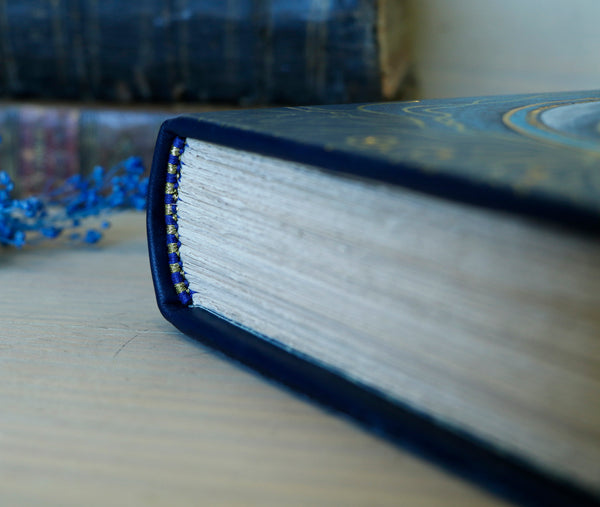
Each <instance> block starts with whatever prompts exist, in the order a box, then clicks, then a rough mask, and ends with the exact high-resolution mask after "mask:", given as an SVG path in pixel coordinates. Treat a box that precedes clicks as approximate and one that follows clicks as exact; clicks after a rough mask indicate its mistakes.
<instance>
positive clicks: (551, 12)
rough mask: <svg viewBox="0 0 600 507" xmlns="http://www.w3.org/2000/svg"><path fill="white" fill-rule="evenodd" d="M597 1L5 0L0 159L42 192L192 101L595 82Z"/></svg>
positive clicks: (141, 138)
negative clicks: (50, 182) (133, 0)
mask: <svg viewBox="0 0 600 507" xmlns="http://www.w3.org/2000/svg"><path fill="white" fill-rule="evenodd" d="M598 19H600V2H598V1H597V0H570V1H568V2H565V1H564V0H563V1H561V0H486V1H485V2H482V1H480V0H137V1H135V2H128V1H124V0H102V1H100V0H2V1H0V101H1V103H0V136H1V137H2V143H0V167H1V168H2V169H3V170H5V171H7V172H8V173H9V174H10V175H11V176H12V177H13V179H14V180H15V183H16V187H17V191H18V192H20V193H32V192H39V191H41V190H43V189H44V187H45V186H47V184H48V181H60V180H62V179H64V178H65V177H67V176H69V175H71V174H74V173H76V172H82V173H85V172H86V171H89V170H90V169H91V168H92V167H93V166H94V165H96V164H100V165H102V166H111V165H113V164H115V163H116V162H118V161H119V160H121V159H123V158H126V157H128V156H131V155H138V156H141V157H142V158H143V159H144V163H145V164H146V165H149V164H150V161H151V156H152V151H153V146H154V140H155V137H156V132H157V130H158V128H159V125H160V123H161V122H162V120H164V119H165V118H166V117H168V116H173V115H175V114H178V113H180V112H182V111H202V110H206V109H214V108H231V107H262V106H273V105H302V104H319V103H321V104H322V103H348V102H370V101H380V100H396V99H415V98H434V97H456V96H469V95H486V94H508V93H521V92H546V91H566V90H583V89H593V88H597V87H598V83H599V82H600V62H599V61H598V54H599V50H600V30H598V27H597V20H598Z"/></svg>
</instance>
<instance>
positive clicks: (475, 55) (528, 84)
mask: <svg viewBox="0 0 600 507" xmlns="http://www.w3.org/2000/svg"><path fill="white" fill-rule="evenodd" d="M411 7H412V8H413V11H414V26H415V30H414V39H415V40H414V44H415V51H414V62H415V65H416V69H417V74H418V82H419V85H420V91H419V93H420V95H421V96H422V97H449V96H468V95H487V94H502V93H521V92H542V91H566V90H588V89H596V88H598V87H599V83H600V56H599V55H600V30H598V23H597V21H598V19H600V2H598V1H596V0H570V1H568V2H564V1H561V0H486V1H484V2H482V1H480V0H413V2H412V4H411Z"/></svg>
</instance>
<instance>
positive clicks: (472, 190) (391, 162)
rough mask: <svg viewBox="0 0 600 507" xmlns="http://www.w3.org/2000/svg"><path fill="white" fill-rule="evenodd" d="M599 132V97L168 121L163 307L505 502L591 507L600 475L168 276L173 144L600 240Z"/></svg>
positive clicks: (387, 105)
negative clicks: (255, 323)
mask: <svg viewBox="0 0 600 507" xmlns="http://www.w3.org/2000/svg"><path fill="white" fill-rule="evenodd" d="M599 125H600V93H599V92H597V91H586V92H575V93H552V94H529V95H513V96H497V97H476V98H457V99H446V100H441V99H440V100H423V101H412V102H384V103H372V104H352V105H333V106H313V107H288V108H272V109H251V110H232V111H222V112H209V113H202V114H198V115H187V116H180V117H178V118H174V119H172V120H168V121H166V122H165V123H164V124H163V126H162V128H161V131H160V133H159V136H158V140H157V145H156V151H155V155H154V161H153V165H152V174H151V178H150V187H149V200H148V218H147V227H148V242H149V252H150V262H151V268H152V276H153V280H154V285H155V290H156V296H157V301H158V306H159V308H160V311H161V312H162V314H163V315H164V316H165V317H166V318H167V319H168V320H169V321H170V322H172V323H173V324H174V325H175V326H176V327H177V328H178V329H180V330H181V331H182V332H184V333H186V334H188V335H190V336H193V337H195V338H197V339H199V340H201V341H202V342H204V343H206V344H208V345H210V346H212V347H214V348H216V349H218V350H220V351H223V352H224V353H225V354H227V355H228V356H230V357H232V358H234V359H236V360H238V361H240V362H242V363H244V364H246V365H249V366H251V367H252V368H253V369H255V370H257V371H258V372H260V373H261V374H264V375H266V376H267V377H270V378H274V379H276V380H277V381H279V382H281V383H282V384H284V385H286V386H289V387H291V388H292V389H294V390H296V391H298V392H300V393H303V394H305V395H308V396H309V397H310V398H311V399H313V400H316V401H318V402H320V403H322V404H324V406H327V407H331V408H332V409H334V410H336V411H339V412H342V413H344V414H347V415H349V416H350V417H351V418H353V419H354V420H356V421H358V422H360V423H361V424H362V425H364V426H365V427H367V428H369V429H371V430H373V431H375V432H377V433H380V434H382V435H384V436H385V437H387V438H389V439H390V440H391V441H393V442H396V443H398V444H399V445H401V446H404V447H406V448H409V449H413V450H415V451H416V452H418V453H421V454H423V455H425V456H427V457H429V458H431V459H434V460H437V461H438V462H439V463H441V464H442V465H443V466H445V467H448V468H449V469H451V470H453V471H455V472H456V473H458V474H460V475H462V476H465V477H468V478H470V479H473V480H475V481H477V482H478V483H480V484H482V485H483V486H484V487H487V488H489V489H490V490H492V491H494V492H496V493H498V494H500V495H502V496H505V497H506V498H509V499H511V500H515V501H517V502H521V503H523V504H531V505H587V504H589V505H594V504H596V503H597V502H598V500H599V498H600V497H599V496H598V495H599V491H600V486H599V484H600V479H599V480H598V482H596V483H595V485H593V484H592V486H591V487H590V484H589V482H588V483H585V482H579V481H577V480H576V479H573V477H571V476H567V475H563V474H562V473H561V470H560V469H555V470H548V469H545V468H543V467H538V466H537V465H536V463H535V461H532V460H529V459H528V456H527V455H526V454H524V455H521V454H519V453H518V452H513V451H511V450H507V449H504V448H502V447H501V446H498V445H496V444H494V443H492V442H491V441H489V440H487V439H486V438H485V437H482V436H481V435H479V434H475V433H474V432H472V431H470V430H469V429H468V428H466V427H465V428H456V427H449V426H448V425H446V424H445V422H444V421H443V420H440V419H439V418H437V417H433V416H432V414H429V413H427V411H426V410H423V409H422V407H418V406H417V407H415V406H414V404H408V403H405V402H404V401H403V399H402V398H401V397H390V396H385V395H382V394H381V392H379V391H378V389H377V388H373V387H372V386H368V385H364V384H363V383H360V382H355V381H353V380H352V379H351V378H348V377H346V376H344V375H340V374H339V372H338V371H336V370H335V369H328V368H326V367H323V364H322V363H320V362H319V361H318V360H315V358H312V357H310V356H307V355H306V354H297V353H294V351H293V350H290V349H289V348H286V347H283V346H281V345H279V344H277V343H276V342H274V341H273V340H269V339H262V338H261V337H260V336H258V335H257V334H256V333H253V332H252V331H251V330H250V329H247V328H245V327H244V326H238V325H235V324H234V323H232V322H231V321H230V320H228V319H223V318H221V317H219V316H218V315H216V314H215V312H211V311H206V310H204V309H202V308H198V307H191V306H189V305H187V304H184V303H182V300H181V298H180V297H179V294H178V292H179V291H178V289H177V287H176V286H175V285H176V282H177V281H176V280H175V283H174V279H173V276H172V275H173V273H172V270H171V269H170V264H171V262H172V261H171V259H170V257H169V256H170V254H171V252H170V251H168V248H167V245H168V244H169V241H170V240H169V235H170V234H171V231H170V229H169V223H168V222H165V188H166V187H168V182H169V181H171V183H173V182H174V180H169V178H172V176H171V177H170V176H169V164H173V160H174V159H173V156H174V155H173V153H174V151H173V149H174V143H175V145H176V143H177V142H180V143H183V144H185V140H186V139H190V138H191V139H198V140H201V141H204V142H207V143H213V144H215V145H222V146H226V147H229V148H233V149H235V150H242V151H247V152H251V153H256V154H260V155H265V156H268V157H272V158H275V159H277V160H280V161H282V163H285V162H286V161H291V162H298V163H301V164H307V165H308V166H311V167H313V168H314V169H315V170H316V171H324V172H326V173H328V174H333V175H335V176H339V178H358V179H361V180H367V181H377V182H379V183H381V184H382V185H385V186H390V187H394V188H397V187H401V188H406V189H410V190H411V191H415V192H418V193H419V194H421V195H426V196H428V195H430V196H432V197H435V198H436V199H440V198H441V199H442V200H447V201H449V202H457V203H463V204H467V205H469V206H472V210H473V213H477V212H478V210H483V209H485V210H495V211H497V212H498V213H502V214H506V215H507V216H513V217H520V218H521V217H524V218H525V219H526V220H530V221H532V222H534V223H535V222H540V223H544V224H552V227H554V226H556V227H557V228H561V229H568V230H576V231H577V234H581V235H583V236H585V237H592V238H597V236H598V232H600V130H599ZM178 140H179V141H178ZM183 144H182V145H181V146H183ZM177 150H178V149H176V150H175V153H177V152H178V151H177ZM169 184H170V183H169ZM440 247H443V245H441V246H440ZM599 338H600V337H599ZM568 339H569V337H568V336H565V340H568ZM424 346H426V345H424ZM439 389H442V390H443V389H444V386H443V385H440V386H439ZM596 430H598V428H596ZM199 431H201V429H199ZM596 466H597V469H598V470H600V463H596Z"/></svg>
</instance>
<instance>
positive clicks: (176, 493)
mask: <svg viewBox="0 0 600 507" xmlns="http://www.w3.org/2000/svg"><path fill="white" fill-rule="evenodd" d="M114 224H115V226H114V227H113V229H111V230H110V231H109V232H108V234H107V236H106V238H105V240H104V241H103V242H102V243H101V244H100V245H99V246H94V247H89V246H85V247H69V246H67V245H65V244H57V245H49V246H46V247H41V248H35V249H29V250H25V251H22V252H12V251H9V250H4V251H2V252H1V254H0V284H1V286H2V306H1V310H0V407H1V410H0V497H1V498H2V505H45V506H53V505H61V506H63V505H144V506H146V505H149V506H152V505H192V504H193V505H365V506H366V505H408V506H432V505H445V506H447V505H450V506H453V505H455V506H465V505H500V504H501V502H500V501H499V500H497V499H495V498H492V497H490V496H488V495H487V494H486V493H484V492H482V491H480V490H479V489H477V488H476V487H475V486H473V485H471V484H467V483H465V482H463V481H461V480H459V479H458V478H456V477H454V476H451V475H449V474H448V473H446V472H444V471H441V470H439V469H437V468H436V467H434V466H433V465H431V464H429V463H427V462H424V461H422V460H421V459H420V458H417V457H415V456H413V455H411V454H408V453H406V452H404V451H403V450H401V449H398V448H396V447H394V446H392V445H390V444H389V443H387V442H384V441H382V440H379V439H378V438H376V437H374V436H372V435H370V434H368V433H366V432H364V431H362V430H361V429H359V428H357V427H356V426H355V425H354V424H352V423H350V422H348V421H347V420H345V419H344V418H342V417H339V416H336V415H333V414H330V413H328V412H325V411H323V410H321V409H320V408H318V407H316V406H314V405H313V404H311V403H309V402H306V401H304V400H302V399H299V398H298V397H296V396H294V395H293V394H291V393H289V392H288V391H287V390H285V389H283V388H280V387H279V386H276V385H274V384H271V383H269V382H267V381H265V380H264V379H262V378H260V377H258V376H256V375H254V374H253V373H251V372H249V371H247V370H245V369H244V368H242V367H240V366H238V365H236V364H234V363H232V362H230V361H228V360H226V359H224V358H222V357H221V356H219V355H217V354H215V353H213V352H212V351H210V350H209V349H207V348H205V347H203V346H202V345H200V344H198V343H196V342H193V341H191V340H189V339H187V338H186V337H184V336H183V335H182V334H180V333H179V332H177V331H176V330H175V329H174V328H173V327H171V326H170V324H168V323H167V322H166V321H164V320H163V318H162V317H161V316H160V314H159V312H158V310H157V308H156V304H155V301H154V295H153V291H152V286H151V280H150V274H149V267H148V261H147V253H146V242H145V234H144V224H143V217H142V216H141V215H124V216H118V217H116V218H115V219H114Z"/></svg>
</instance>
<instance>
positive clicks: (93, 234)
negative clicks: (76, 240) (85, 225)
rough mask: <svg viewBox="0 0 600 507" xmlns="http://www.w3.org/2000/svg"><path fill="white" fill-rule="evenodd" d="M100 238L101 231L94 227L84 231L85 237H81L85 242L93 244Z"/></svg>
mask: <svg viewBox="0 0 600 507" xmlns="http://www.w3.org/2000/svg"><path fill="white" fill-rule="evenodd" d="M101 238H102V233H101V232H98V231H96V230H94V229H90V230H88V231H87V232H86V233H85V237H84V238H83V241H85V242H86V243H90V244H94V243H98V241H100V239H101Z"/></svg>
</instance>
